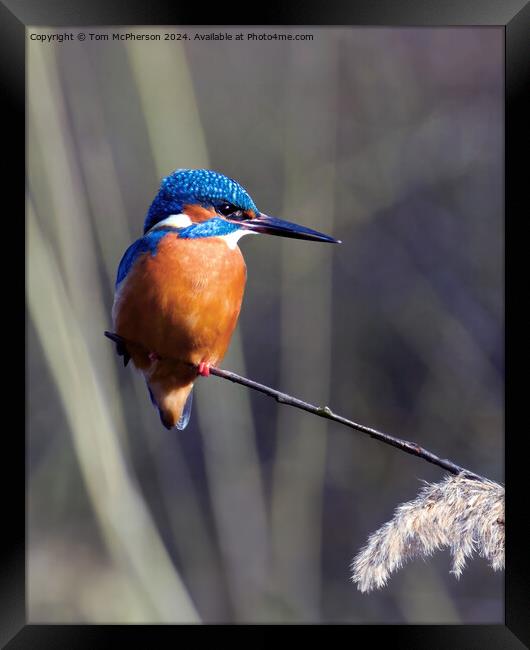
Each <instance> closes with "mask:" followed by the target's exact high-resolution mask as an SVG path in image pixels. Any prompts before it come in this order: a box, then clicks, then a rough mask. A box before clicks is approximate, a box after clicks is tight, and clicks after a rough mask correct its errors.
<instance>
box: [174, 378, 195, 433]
mask: <svg viewBox="0 0 530 650" xmlns="http://www.w3.org/2000/svg"><path fill="white" fill-rule="evenodd" d="M192 406H193V388H192V389H191V392H190V394H189V395H188V399H187V400H186V404H184V409H183V411H182V415H181V416H180V418H179V421H178V422H177V429H178V430H179V431H182V430H183V429H185V428H186V427H187V426H188V422H189V421H190V417H191V407H192Z"/></svg>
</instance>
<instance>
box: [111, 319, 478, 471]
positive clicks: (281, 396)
mask: <svg viewBox="0 0 530 650" xmlns="http://www.w3.org/2000/svg"><path fill="white" fill-rule="evenodd" d="M105 336H107V337H108V338H109V339H111V340H112V341H114V342H118V341H122V342H123V343H127V342H129V343H134V344H135V345H139V346H140V347H143V346H142V345H141V344H139V343H135V342H134V341H127V340H126V339H124V338H123V337H120V336H118V335H117V334H114V333H112V332H105ZM166 358H167V357H166ZM173 360H174V361H177V360H176V359H173ZM180 363H186V364H187V365H189V366H192V367H194V368H196V369H197V370H198V366H196V365H195V364H192V363H190V362H182V361H180ZM209 370H210V374H211V375H215V376H216V377H221V378H222V379H228V380H229V381H232V382H234V383H236V384H241V385H242V386H246V387H247V388H252V389H253V390H257V391H259V392H260V393H264V394H265V395H268V396H269V397H274V399H275V400H276V401H277V402H279V403H280V404H286V405H287V406H293V407H294V408H297V409H301V410H302V411H307V412H308V413H312V414H313V415H317V416H318V417H321V418H326V419H327V420H332V421H333V422H339V423H340V424H343V425H344V426H346V427H349V428H350V429H354V430H355V431H360V432H361V433H365V434H367V435H369V436H370V437H371V438H374V439H375V440H380V441H381V442H384V443H386V444H387V445H392V447H397V448H398V449H401V451H404V452H405V453H407V454H412V455H413V456H417V457H418V458H423V460H425V461H427V462H428V463H432V464H433V465H437V466H438V467H441V468H442V469H445V470H447V471H448V472H450V473H451V474H454V475H459V474H461V475H463V476H465V477H466V478H469V479H475V480H479V481H484V480H487V479H486V478H485V477H484V476H480V475H479V474H475V473H474V472H471V471H470V470H468V469H466V468H465V467H460V465H457V464H456V463H453V461H451V460H448V459H446V458H440V457H439V456H436V454H433V453H432V452H431V451H428V450H427V449H424V448H423V447H420V445H418V444H417V443H415V442H409V441H408V440H402V439H401V438H396V437H394V436H391V435H389V434H388V433H384V432H383V431H378V430H377V429H372V428H371V427H367V426H365V425H364V424H358V423H357V422H353V420H348V419H347V418H345V417H343V416H342V415H338V414H337V413H334V412H333V411H332V410H331V409H330V408H329V407H328V406H314V405H313V404H309V403H308V402H304V401H303V400H301V399H298V398H297V397H293V396H292V395H288V394H287V393H282V392H281V391H279V390H275V389H274V388H271V387H270V386H265V385H264V384H259V383H258V382H257V381H253V380H252V379H248V378H247V377H242V376H241V375H238V374H236V373H235V372H231V371H230V370H222V369H221V368H217V367H215V366H210V369H209Z"/></svg>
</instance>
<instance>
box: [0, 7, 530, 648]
mask: <svg viewBox="0 0 530 650" xmlns="http://www.w3.org/2000/svg"><path fill="white" fill-rule="evenodd" d="M252 8H253V11H254V12H255V13H254V15H253V16H252V17H250V16H249V15H248V14H247V13H246V12H245V11H243V10H241V9H240V8H238V7H236V5H235V4H234V5H228V4H224V3H216V4H213V5H212V6H211V7H209V8H208V10H207V12H205V11H204V7H202V6H198V5H196V4H193V3H186V4H185V3H179V4H178V5H177V4H175V3H173V4H172V5H170V4H169V3H168V4H166V3H164V2H160V1H158V0H150V1H149V2H145V1H142V0H129V1H128V2H127V3H125V2H104V1H101V2H96V1H95V0H92V1H91V2H82V1H80V0H48V1H47V2H42V0H40V1H39V0H7V1H5V0H4V2H3V4H2V3H0V48H1V56H0V67H1V73H0V74H1V79H2V84H3V89H4V92H3V105H4V108H5V109H6V111H7V116H6V117H5V118H4V124H3V125H4V131H3V135H4V142H6V141H7V146H8V150H7V152H6V151H5V152H4V166H3V167H4V171H3V174H2V177H3V180H4V197H6V196H8V195H9V196H10V197H13V199H14V201H13V205H12V207H11V208H10V211H9V214H5V213H4V224H5V226H6V225H7V224H9V227H10V228H11V227H12V226H13V224H14V223H16V224H21V223H23V222H22V219H21V218H20V215H21V214H23V213H24V212H23V211H24V204H23V201H24V198H23V197H24V188H23V182H24V180H23V179H24V178H25V156H24V151H25V149H24V146H23V142H24V141H25V48H26V26H39V25H40V26H44V25H46V26H54V27H60V26H86V25H124V24H127V25H153V24H157V25H162V24H187V25H198V24H204V21H205V17H206V16H207V18H208V23H209V24H213V25H238V24H245V25H248V24H252V25H271V24H273V25H314V26H320V25H357V26H360V25H366V26H368V25H370V26H430V27H434V26H492V25H496V26H502V27H504V30H505V55H506V56H505V64H506V76H505V82H506V94H505V100H506V104H505V106H506V112H505V136H506V140H505V215H506V223H510V224H511V223H512V221H515V222H517V221H520V220H523V221H524V220H525V218H526V219H527V218H528V214H530V212H529V210H528V198H527V193H525V192H524V191H523V189H524V188H525V184H524V167H523V163H522V160H523V155H522V154H523V152H524V147H525V139H524V137H523V133H524V132H525V127H526V122H527V121H528V119H527V117H526V119H525V113H524V109H523V99H524V97H525V95H527V94H528V88H530V56H529V54H530V52H529V50H530V48H529V47H528V43H529V42H530V37H529V36H530V3H529V2H528V1H527V0H465V1H463V2H456V1H454V0H399V1H397V0H362V1H356V2H346V0H343V1H342V2H335V1H333V0H329V1H328V2H326V3H317V2H305V3H289V4H288V3H285V2H282V3H281V4H280V3H271V2H269V3H261V4H259V5H253V7H252ZM525 91H526V92H525ZM526 148H527V147H526ZM526 184H528V183H526ZM525 200H526V202H525ZM525 208H526V209H525ZM4 209H5V210H6V208H4ZM508 216H509V217H510V218H509V219H508ZM8 219H9V221H8ZM5 226H4V227H5ZM514 227H515V226H514ZM511 228H512V226H511V225H510V228H507V229H506V234H507V236H508V233H509V232H511ZM4 232H5V231H4ZM5 236H6V237H9V247H10V248H11V249H16V253H17V255H16V256H15V259H16V260H18V259H20V258H19V257H18V242H19V241H20V240H19V239H18V238H17V239H16V240H15V239H14V237H15V235H14V233H10V234H9V235H7V234H6V235H5ZM22 236H23V235H22ZM506 267H507V268H509V265H508V264H507V265H506ZM19 269H20V270H19ZM19 269H16V270H15V267H10V272H9V282H8V283H7V284H8V285H9V286H8V288H9V289H10V290H11V291H12V296H10V300H9V312H10V316H9V323H10V328H9V329H10V330H11V331H13V330H15V331H16V330H18V331H24V330H25V325H24V323H20V330H19V328H18V325H19V323H18V322H17V320H18V318H17V317H18V314H21V315H22V314H24V311H23V309H22V308H21V309H20V310H19V309H18V305H19V301H21V300H22V295H23V291H24V287H23V286H22V278H24V270H23V268H22V262H21V263H20V267H19ZM6 318H7V315H6ZM23 318H24V316H23V315H22V316H21V320H22V319H23ZM4 340H5V341H6V342H7V345H6V348H7V350H6V354H7V355H8V358H7V359H6V363H7V365H8V366H9V367H10V368H23V367H24V365H23V364H21V362H20V358H19V357H20V349H19V348H18V346H16V345H15V344H14V343H13V344H11V342H10V338H9V339H8V338H7V337H6V338H5V339H4ZM514 347H515V344H514ZM17 348H18V349H17ZM510 351H511V346H508V349H507V352H508V353H509V352H510ZM10 355H11V356H10ZM509 367H510V366H509ZM15 374H16V373H13V374H12V377H13V379H12V380H13V381H14V375H15ZM11 388H12V392H13V394H14V393H15V392H22V391H21V389H19V388H18V387H16V388H15V385H14V384H13V385H11ZM4 395H5V396H7V393H4ZM8 400H10V396H9V397H8ZM6 401H7V400H6ZM7 406H8V405H7V404H6V410H7ZM9 408H10V409H11V410H13V407H12V405H10V404H9ZM22 408H24V405H23V407H22ZM20 420H21V417H20V416H18V417H13V418H12V422H13V424H10V425H9V426H7V427H5V430H4V437H3V438H4V445H5V452H4V461H5V462H4V465H5V468H4V472H3V474H4V478H5V479H6V486H5V487H4V507H7V512H6V513H5V515H4V521H5V522H9V525H8V526H6V527H4V530H3V535H2V538H3V539H2V542H3V545H4V553H3V556H2V572H1V574H0V575H1V577H0V584H1V598H0V603H1V604H0V642H2V645H4V644H7V646H5V647H8V648H10V649H11V648H12V649H15V648H48V647H50V648H63V647H64V648H81V647H83V648H84V647H87V648H99V647H102V646H106V645H110V644H112V645H115V644H116V643H123V642H124V641H125V639H124V636H125V635H129V634H131V633H132V634H133V635H134V637H133V640H134V642H135V643H141V644H142V645H143V646H144V647H152V646H155V645H158V643H157V642H155V641H154V639H155V638H157V637H158V635H159V634H160V633H164V634H165V635H174V638H175V639H177V638H181V637H179V636H177V635H180V634H181V633H182V630H181V629H177V628H180V626H159V627H158V628H156V629H155V626H132V627H127V626H121V625H115V626H87V625H84V626H81V625H80V626H75V625H68V626H63V625H32V624H28V623H27V616H26V605H25V590H26V589H25V586H26V585H25V523H26V519H25V505H26V504H25V466H26V460H25V442H26V441H25V437H24V436H23V435H22V434H21V432H20V431H18V423H19V422H20ZM508 423H509V424H511V420H510V419H509V418H508ZM525 438H526V431H525V430H524V427H520V426H517V427H515V425H511V426H509V427H507V428H506V487H507V495H506V510H507V515H508V516H507V521H508V523H507V541H506V544H507V553H506V559H507V561H506V576H505V594H506V601H505V623H504V625H468V626H449V625H447V626H429V625H425V626H406V625H402V626H393V625H387V626H355V629H354V631H352V633H353V634H354V635H355V636H354V637H353V638H354V639H355V640H356V641H357V642H359V641H360V639H359V636H358V635H361V634H362V635H363V637H364V636H365V634H366V638H367V640H368V642H369V643H371V644H383V643H384V642H385V640H387V639H388V640H389V641H390V642H391V643H392V646H393V647H396V646H397V647H406V648H410V649H412V648H430V649H431V650H435V649H437V648H444V649H445V648H506V649H508V648H522V647H529V646H530V633H529V627H530V626H529V625H528V619H529V615H528V614H529V612H530V607H529V599H528V591H529V590H528V571H527V568H528V553H527V552H526V550H525V548H524V546H525V542H524V540H525V536H524V532H523V531H524V529H523V526H525V512H524V508H525V505H526V504H525V503H524V500H523V499H521V498H520V497H518V496H517V495H520V494H522V495H524V494H525V486H524V484H523V483H522V481H524V478H525V476H524V472H521V471H519V470H518V468H517V463H518V462H519V461H520V460H521V457H522V453H523V450H522V445H523V444H524V442H525V440H524V439H525ZM7 470H9V472H8V471H7ZM519 510H521V512H519ZM525 528H526V526H525ZM334 627H343V626H334ZM346 632H348V631H346ZM265 633H266V634H267V633H268V630H267V631H266V632H265ZM262 638H263V639H265V638H266V637H265V636H264V637H262ZM361 642H362V641H361Z"/></svg>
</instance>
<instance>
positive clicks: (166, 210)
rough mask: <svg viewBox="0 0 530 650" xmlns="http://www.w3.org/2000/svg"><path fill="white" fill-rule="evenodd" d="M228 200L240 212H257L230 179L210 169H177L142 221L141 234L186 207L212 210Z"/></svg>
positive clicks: (240, 189) (249, 199)
mask: <svg viewBox="0 0 530 650" xmlns="http://www.w3.org/2000/svg"><path fill="white" fill-rule="evenodd" d="M223 201H228V202H230V203H233V204H234V205H235V206H236V207H238V208H241V209H242V210H254V211H256V212H257V211H258V209H257V208H256V206H255V205H254V201H253V200H252V199H251V198H250V196H249V195H248V193H247V192H246V190H245V189H243V188H242V187H241V185H239V183H236V182H235V181H234V180H232V179H231V178H227V177H226V176H223V174H219V172H214V171H211V170H210V169H177V170H176V171H174V172H173V173H172V174H170V175H169V176H166V177H165V178H164V179H163V180H162V183H161V184H160V190H159V192H158V194H157V195H156V197H155V199H154V201H153V202H152V203H151V207H150V208H149V211H148V213H147V216H146V218H145V222H144V233H146V232H147V231H148V230H150V229H151V228H152V227H153V226H154V225H155V224H156V223H158V222H159V221H162V220H163V219H165V218H166V217H168V216H169V215H170V214H179V213H180V212H182V209H183V207H184V206H185V205H197V204H198V205H202V206H204V207H211V206H215V205H217V204H220V203H222V202H223Z"/></svg>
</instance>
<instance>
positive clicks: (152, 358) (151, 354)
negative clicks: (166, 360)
mask: <svg viewBox="0 0 530 650" xmlns="http://www.w3.org/2000/svg"><path fill="white" fill-rule="evenodd" d="M147 356H148V357H149V361H151V362H152V361H159V360H160V357H159V356H158V354H157V353H156V352H149V354H148V355H147Z"/></svg>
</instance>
